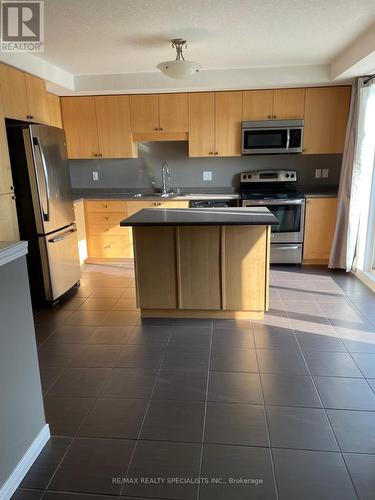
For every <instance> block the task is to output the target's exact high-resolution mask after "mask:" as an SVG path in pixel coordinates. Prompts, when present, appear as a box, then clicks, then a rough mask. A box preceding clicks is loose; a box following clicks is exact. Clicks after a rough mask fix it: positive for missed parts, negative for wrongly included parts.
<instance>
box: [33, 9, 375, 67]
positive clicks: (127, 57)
mask: <svg viewBox="0 0 375 500" xmlns="http://www.w3.org/2000/svg"><path fill="white" fill-rule="evenodd" d="M44 3H45V16H46V17H45V52H44V54H41V57H42V58H43V59H45V60H46V61H48V62H50V63H53V64H55V65H57V66H59V67H61V68H62V69H64V70H66V71H68V72H70V73H73V74H75V75H82V74H110V73H138V72H150V71H157V70H156V68H155V66H156V64H158V63H159V62H160V61H162V60H168V59H174V55H175V54H174V51H173V49H172V48H171V47H170V45H169V43H168V40H170V39H171V38H177V37H185V38H186V39H187V40H188V42H189V47H188V51H187V52H186V58H187V59H191V60H196V61H199V62H200V63H201V64H202V67H203V68H204V69H218V68H254V67H267V66H290V65H311V64H322V63H329V62H331V61H332V59H333V58H334V57H335V56H336V55H337V54H338V53H339V52H340V51H341V50H342V49H343V48H344V47H345V46H347V45H349V44H350V43H351V42H352V41H353V40H354V39H355V38H356V37H358V35H360V33H361V32H363V31H364V30H365V29H366V28H368V27H369V25H370V24H371V23H372V22H374V20H375V2H374V0H184V1H178V0H45V2H44Z"/></svg>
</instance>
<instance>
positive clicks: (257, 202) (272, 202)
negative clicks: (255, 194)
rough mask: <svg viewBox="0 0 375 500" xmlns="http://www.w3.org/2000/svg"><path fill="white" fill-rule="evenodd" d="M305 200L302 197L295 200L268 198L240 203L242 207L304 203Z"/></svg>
mask: <svg viewBox="0 0 375 500" xmlns="http://www.w3.org/2000/svg"><path fill="white" fill-rule="evenodd" d="M304 204H305V200H304V199H300V198H298V199H295V200H275V199H270V200H267V199H266V200H254V201H248V200H244V201H243V203H242V206H243V207H255V206H256V205H263V206H267V205H304Z"/></svg>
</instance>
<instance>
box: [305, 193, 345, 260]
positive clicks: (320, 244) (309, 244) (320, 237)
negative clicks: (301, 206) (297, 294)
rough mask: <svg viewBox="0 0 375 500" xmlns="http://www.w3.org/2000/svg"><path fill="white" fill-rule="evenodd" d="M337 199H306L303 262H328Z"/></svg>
mask: <svg viewBox="0 0 375 500" xmlns="http://www.w3.org/2000/svg"><path fill="white" fill-rule="evenodd" d="M336 213H337V198H307V199H306V216H305V238H304V245H303V261H304V263H306V264H314V263H316V264H320V263H323V262H326V261H328V259H329V256H330V253H331V247H332V241H333V235H334V232H335V225H336Z"/></svg>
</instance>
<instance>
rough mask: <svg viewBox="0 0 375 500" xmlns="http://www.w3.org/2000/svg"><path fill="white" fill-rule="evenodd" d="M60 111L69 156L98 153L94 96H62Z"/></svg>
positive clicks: (95, 154)
mask: <svg viewBox="0 0 375 500" xmlns="http://www.w3.org/2000/svg"><path fill="white" fill-rule="evenodd" d="M61 112H62V117H63V125H64V130H65V135H66V145H67V149H68V157H69V158H93V157H97V156H98V155H99V143H98V131H97V125H96V112H95V97H91V96H88V97H86V96H85V97H62V98H61Z"/></svg>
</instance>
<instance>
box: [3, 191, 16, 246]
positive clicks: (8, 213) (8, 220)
mask: <svg viewBox="0 0 375 500" xmlns="http://www.w3.org/2000/svg"><path fill="white" fill-rule="evenodd" d="M19 239H20V235H19V232H18V219H17V209H16V201H15V197H14V195H13V194H2V195H0V241H18V240H19Z"/></svg>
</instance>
